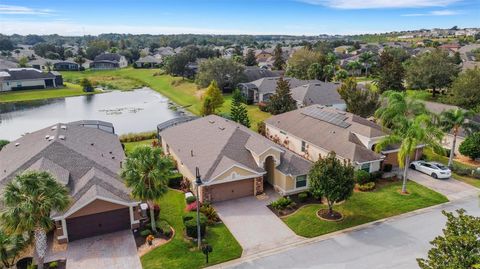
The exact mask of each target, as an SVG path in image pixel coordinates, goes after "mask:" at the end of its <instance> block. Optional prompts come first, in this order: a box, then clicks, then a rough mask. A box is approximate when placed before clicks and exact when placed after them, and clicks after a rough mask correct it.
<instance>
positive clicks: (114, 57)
mask: <svg viewBox="0 0 480 269" xmlns="http://www.w3.org/2000/svg"><path fill="white" fill-rule="evenodd" d="M121 58H122V56H121V55H120V54H117V53H102V54H100V55H97V56H96V57H95V60H94V61H95V62H98V61H109V62H117V63H118V62H119V61H120V59H121Z"/></svg>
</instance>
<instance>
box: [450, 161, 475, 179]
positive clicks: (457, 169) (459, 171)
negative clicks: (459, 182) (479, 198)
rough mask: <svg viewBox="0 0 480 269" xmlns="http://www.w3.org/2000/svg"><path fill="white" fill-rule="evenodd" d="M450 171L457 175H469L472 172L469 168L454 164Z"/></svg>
mask: <svg viewBox="0 0 480 269" xmlns="http://www.w3.org/2000/svg"><path fill="white" fill-rule="evenodd" d="M452 171H453V172H454V173H455V174H457V175H459V176H470V175H471V174H472V170H471V169H469V168H466V167H462V166H459V165H455V164H454V165H453V166H452Z"/></svg>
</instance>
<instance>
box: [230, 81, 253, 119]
mask: <svg viewBox="0 0 480 269" xmlns="http://www.w3.org/2000/svg"><path fill="white" fill-rule="evenodd" d="M243 101H244V98H243V95H242V94H241V93H240V91H239V90H238V89H236V90H235V91H234V92H233V96H232V105H231V108H230V119H231V120H233V121H235V122H238V123H240V124H242V125H243V126H246V127H248V128H250V119H249V118H248V111H247V107H246V106H245V104H244V103H243Z"/></svg>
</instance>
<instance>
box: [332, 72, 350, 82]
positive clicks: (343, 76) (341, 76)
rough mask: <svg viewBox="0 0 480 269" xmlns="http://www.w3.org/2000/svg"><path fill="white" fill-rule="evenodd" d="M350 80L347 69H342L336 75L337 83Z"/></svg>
mask: <svg viewBox="0 0 480 269" xmlns="http://www.w3.org/2000/svg"><path fill="white" fill-rule="evenodd" d="M347 78H348V72H347V70H345V69H340V70H338V71H337V72H336V73H335V77H334V80H336V81H344V80H345V79H347Z"/></svg>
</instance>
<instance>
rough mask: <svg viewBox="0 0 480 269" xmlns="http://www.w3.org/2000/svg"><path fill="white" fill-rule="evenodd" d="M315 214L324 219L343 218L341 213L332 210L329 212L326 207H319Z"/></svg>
mask: <svg viewBox="0 0 480 269" xmlns="http://www.w3.org/2000/svg"><path fill="white" fill-rule="evenodd" d="M317 216H318V217H319V218H320V219H322V220H326V221H341V220H343V215H342V214H341V213H340V212H337V211H333V212H332V214H329V212H328V209H320V210H318V211H317Z"/></svg>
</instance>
